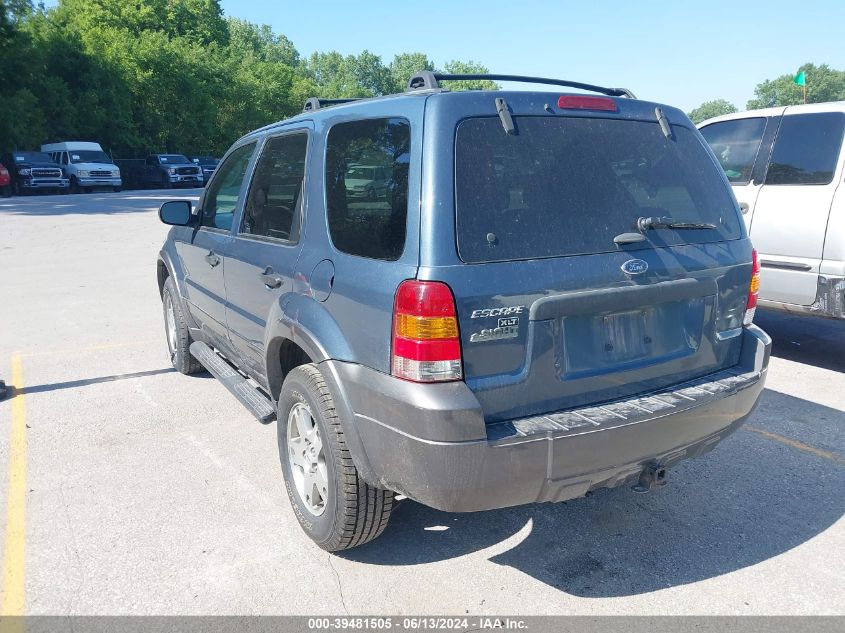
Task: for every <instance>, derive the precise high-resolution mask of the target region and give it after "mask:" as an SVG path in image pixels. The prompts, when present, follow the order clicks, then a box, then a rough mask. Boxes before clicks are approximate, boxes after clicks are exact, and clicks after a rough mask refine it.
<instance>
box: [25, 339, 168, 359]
mask: <svg viewBox="0 0 845 633" xmlns="http://www.w3.org/2000/svg"><path fill="white" fill-rule="evenodd" d="M160 342H161V339H147V340H145V341H127V342H124V343H103V344H102V345H89V346H88V347H76V348H74V349H65V350H48V351H44V352H29V353H28V354H27V353H23V352H16V353H15V355H16V356H20V357H21V358H35V357H37V356H55V355H62V354H78V353H81V352H96V351H98V350H103V349H116V348H120V347H136V346H139V345H151V344H153V343H160Z"/></svg>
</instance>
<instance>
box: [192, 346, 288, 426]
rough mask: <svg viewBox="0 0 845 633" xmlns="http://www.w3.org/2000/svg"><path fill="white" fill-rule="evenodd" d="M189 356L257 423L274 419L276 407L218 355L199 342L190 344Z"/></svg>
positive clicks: (266, 422) (265, 422)
mask: <svg viewBox="0 0 845 633" xmlns="http://www.w3.org/2000/svg"><path fill="white" fill-rule="evenodd" d="M191 354H192V355H193V357H194V358H196V359H197V360H198V361H199V362H200V363H202V366H203V367H205V368H206V369H207V370H208V372H209V373H210V374H211V375H212V376H214V377H215V378H217V380H219V381H220V382H221V383H222V384H223V386H224V387H226V389H228V390H229V391H231V392H232V395H233V396H235V397H236V398H237V399H238V400H239V401H240V403H241V404H242V405H244V406H245V407H246V408H247V409H249V411H250V413H252V415H254V416H255V417H256V419H257V420H258V421H259V422H261V423H262V424H269V423H270V422H272V421H273V420H275V419H276V407H274V406H273V403H272V402H271V401H270V399H269V398H268V397H267V396H265V395H264V394H263V393H262V392H261V391H259V390H258V389H256V388H255V387H253V386H252V383H250V382H249V380H248V379H247V378H245V377H244V376H243V375H242V374H241V373H240V372H239V371H238V370H237V369H235V368H234V367H233V366H232V365H231V364H230V363H229V361H227V360H226V359H225V358H223V357H222V356H221V355H220V354H218V353H217V352H215V351H214V350H213V349H211V348H210V347H209V346H208V345H206V344H205V343H202V342H200V341H195V342H193V343H191Z"/></svg>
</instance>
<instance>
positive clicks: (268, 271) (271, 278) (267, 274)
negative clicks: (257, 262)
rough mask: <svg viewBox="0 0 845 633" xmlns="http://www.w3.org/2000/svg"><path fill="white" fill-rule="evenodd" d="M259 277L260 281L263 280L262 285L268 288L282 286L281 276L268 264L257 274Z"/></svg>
mask: <svg viewBox="0 0 845 633" xmlns="http://www.w3.org/2000/svg"><path fill="white" fill-rule="evenodd" d="M259 277H261V281H263V282H264V285H265V286H266V287H267V289H268V290H272V289H273V288H280V287H281V286H282V278H281V277H279V276H278V275H277V274H276V273H275V272H273V268H272V267H270V266H267V268H265V269H264V272H263V273H260V274H259Z"/></svg>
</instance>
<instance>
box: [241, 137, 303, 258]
mask: <svg viewBox="0 0 845 633" xmlns="http://www.w3.org/2000/svg"><path fill="white" fill-rule="evenodd" d="M307 150H308V133H307V132H304V131H303V132H296V133H293V134H286V135H285V136H277V137H275V138H271V139H269V140H268V141H267V143H266V144H265V145H264V149H263V150H262V151H261V156H260V157H259V159H258V163H257V165H256V167H255V175H254V176H253V177H252V184H251V185H250V188H249V195H248V196H247V198H246V206H245V207H244V219H243V226H242V227H241V233H247V234H249V235H261V236H264V237H275V238H277V239H281V240H287V241H289V242H297V241H299V229H300V217H301V214H300V203H301V201H302V184H303V179H304V177H305V154H306V152H307Z"/></svg>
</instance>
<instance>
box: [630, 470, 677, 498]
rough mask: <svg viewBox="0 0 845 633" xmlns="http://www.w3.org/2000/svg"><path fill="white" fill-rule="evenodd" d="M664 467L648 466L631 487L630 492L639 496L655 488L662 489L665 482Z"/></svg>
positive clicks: (665, 473)
mask: <svg viewBox="0 0 845 633" xmlns="http://www.w3.org/2000/svg"><path fill="white" fill-rule="evenodd" d="M667 476H668V475H667V471H666V466H663V465H662V464H656V463H655V464H649V465H648V466H646V467H645V468H644V469H643V472H641V473H640V480H639V481H638V482H637V483H636V484H635V485H634V486H631V490H633V491H634V492H637V493H639V494H645V493H646V492H649V491H651V490H654V489H655V488H662V487H663V486H665V485H666V484H667V483H668V481H667Z"/></svg>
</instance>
